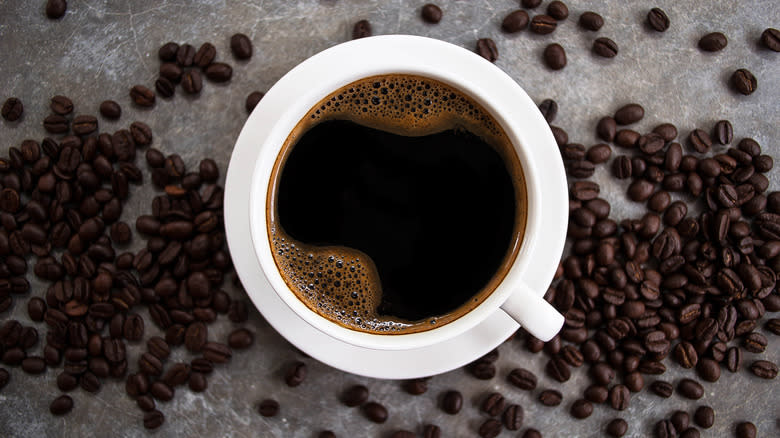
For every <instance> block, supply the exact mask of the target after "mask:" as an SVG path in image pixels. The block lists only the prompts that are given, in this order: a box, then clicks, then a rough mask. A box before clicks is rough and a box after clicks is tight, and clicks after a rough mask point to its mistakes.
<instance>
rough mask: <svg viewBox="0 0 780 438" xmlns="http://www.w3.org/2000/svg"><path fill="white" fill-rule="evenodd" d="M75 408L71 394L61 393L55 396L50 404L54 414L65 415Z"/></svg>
mask: <svg viewBox="0 0 780 438" xmlns="http://www.w3.org/2000/svg"><path fill="white" fill-rule="evenodd" d="M72 409H73V399H72V398H70V396H69V395H61V396H59V397H57V398H55V399H54V400H53V401H52V402H51V404H50V405H49V412H51V413H52V415H57V416H60V415H65V414H67V413H69V412H70V411H71V410H72Z"/></svg>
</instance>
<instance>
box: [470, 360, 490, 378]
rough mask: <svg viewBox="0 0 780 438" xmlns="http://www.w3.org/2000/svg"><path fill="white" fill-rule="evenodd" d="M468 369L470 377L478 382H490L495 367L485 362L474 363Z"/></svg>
mask: <svg viewBox="0 0 780 438" xmlns="http://www.w3.org/2000/svg"><path fill="white" fill-rule="evenodd" d="M468 369H469V371H470V372H471V375H472V376H474V377H476V378H477V379H480V380H490V379H492V378H493V377H494V376H495V375H496V366H495V365H493V364H492V363H490V362H486V361H477V362H474V363H472V364H471V366H469V368H468Z"/></svg>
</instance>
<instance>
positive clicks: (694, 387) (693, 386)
mask: <svg viewBox="0 0 780 438" xmlns="http://www.w3.org/2000/svg"><path fill="white" fill-rule="evenodd" d="M677 392H678V393H680V395H682V396H683V397H685V398H688V399H691V400H698V399H700V398H701V397H702V396H703V395H704V388H703V387H702V386H701V384H700V383H699V382H697V381H695V380H691V379H682V380H681V381H680V383H678V384H677Z"/></svg>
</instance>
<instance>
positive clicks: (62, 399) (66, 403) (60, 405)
mask: <svg viewBox="0 0 780 438" xmlns="http://www.w3.org/2000/svg"><path fill="white" fill-rule="evenodd" d="M50 3H51V2H50ZM63 3H64V2H63ZM72 409H73V399H72V398H70V396H68V395H61V396H59V397H57V398H55V399H54V400H53V401H52V402H51V404H50V405H49V412H51V413H52V415H57V416H60V415H65V414H67V413H69V412H70V411H71V410H72Z"/></svg>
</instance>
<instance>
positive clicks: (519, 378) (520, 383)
mask: <svg viewBox="0 0 780 438" xmlns="http://www.w3.org/2000/svg"><path fill="white" fill-rule="evenodd" d="M507 380H508V381H509V383H511V384H512V385H514V386H516V387H518V388H520V389H524V390H527V391H533V390H534V389H536V375H534V373H532V372H531V371H529V370H527V369H525V368H515V369H513V370H512V371H511V372H510V373H509V375H508V376H507Z"/></svg>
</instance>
